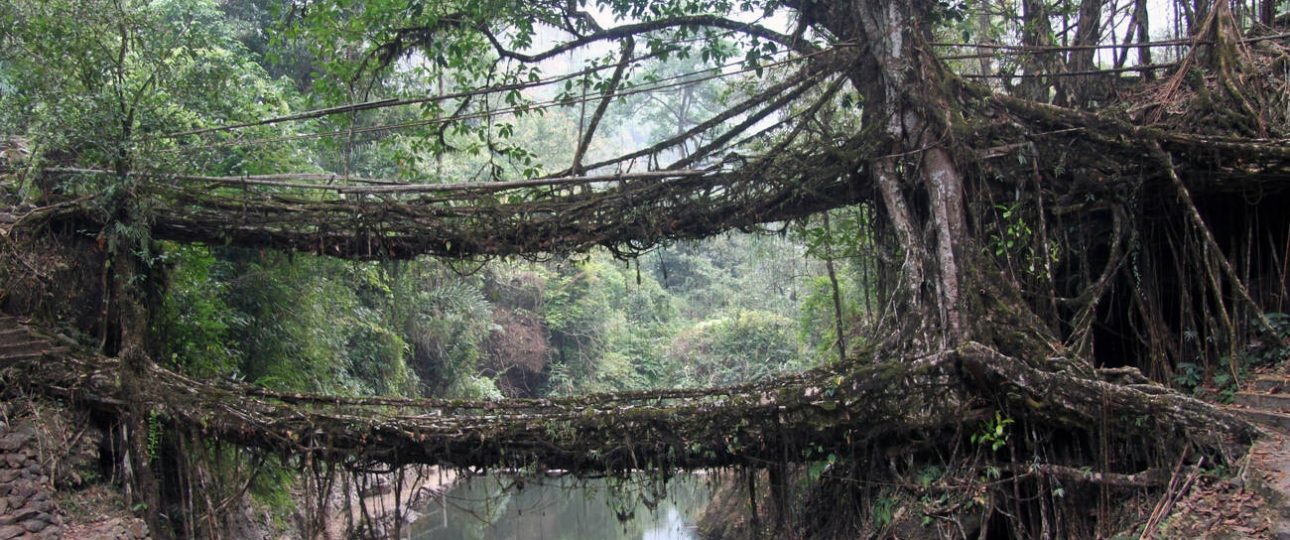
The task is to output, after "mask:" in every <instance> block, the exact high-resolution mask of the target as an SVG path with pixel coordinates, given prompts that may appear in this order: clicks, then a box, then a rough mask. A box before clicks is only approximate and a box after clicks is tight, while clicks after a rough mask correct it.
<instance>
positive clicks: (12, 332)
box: [0, 326, 31, 343]
mask: <svg viewBox="0 0 1290 540" xmlns="http://www.w3.org/2000/svg"><path fill="white" fill-rule="evenodd" d="M29 337H31V333H30V332H28V331H27V329H26V328H23V327H21V326H15V327H12V328H4V327H0V343H2V342H6V341H12V340H13V339H14V338H23V339H24V341H25V340H26V338H29Z"/></svg>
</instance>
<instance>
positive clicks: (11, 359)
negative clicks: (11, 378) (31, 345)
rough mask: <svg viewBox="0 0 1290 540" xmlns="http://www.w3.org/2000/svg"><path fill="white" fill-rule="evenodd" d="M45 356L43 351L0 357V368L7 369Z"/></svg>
mask: <svg viewBox="0 0 1290 540" xmlns="http://www.w3.org/2000/svg"><path fill="white" fill-rule="evenodd" d="M43 356H45V352H44V351H40V352H29V353H19V354H5V355H0V368H7V367H10V366H13V365H16V364H19V363H22V362H26V361H28V360H38V359H40V358H41V357H43Z"/></svg>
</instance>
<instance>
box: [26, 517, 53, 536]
mask: <svg viewBox="0 0 1290 540" xmlns="http://www.w3.org/2000/svg"><path fill="white" fill-rule="evenodd" d="M48 526H49V522H48V521H45V520H43V519H29V520H27V521H24V522H22V528H24V529H27V532H29V533H38V532H40V531H43V530H45V527H48Z"/></svg>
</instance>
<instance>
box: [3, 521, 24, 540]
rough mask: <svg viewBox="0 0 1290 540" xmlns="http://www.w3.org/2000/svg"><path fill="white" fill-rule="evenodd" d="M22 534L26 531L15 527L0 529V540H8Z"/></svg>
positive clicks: (9, 526)
mask: <svg viewBox="0 0 1290 540" xmlns="http://www.w3.org/2000/svg"><path fill="white" fill-rule="evenodd" d="M24 534H27V530H26V529H24V528H22V527H19V526H17V525H8V526H5V527H0V540H9V539H10V538H15V537H18V536H20V535H24Z"/></svg>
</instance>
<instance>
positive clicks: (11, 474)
mask: <svg viewBox="0 0 1290 540" xmlns="http://www.w3.org/2000/svg"><path fill="white" fill-rule="evenodd" d="M36 448H37V445H36V429H35V426H34V425H33V424H31V423H29V422H16V423H15V424H14V425H9V424H7V423H6V424H4V428H3V429H0V540H9V539H11V538H33V539H46V538H62V537H63V516H62V515H61V512H60V511H59V509H58V506H57V505H56V504H54V499H53V496H54V489H53V487H52V486H51V485H50V481H49V476H48V475H47V474H46V473H45V471H44V468H43V467H41V464H40V459H39V452H37V450H36Z"/></svg>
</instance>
